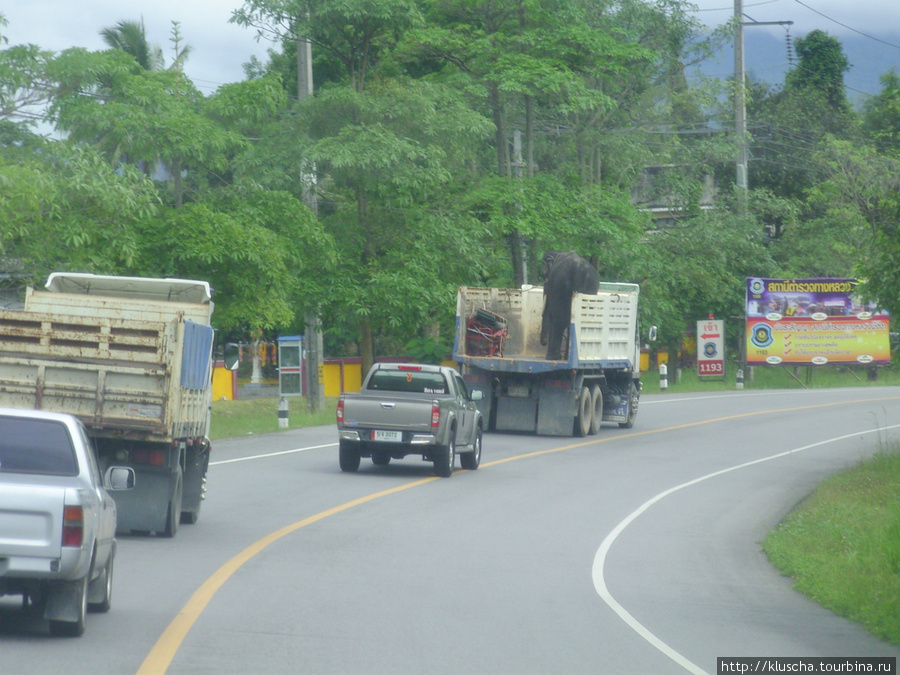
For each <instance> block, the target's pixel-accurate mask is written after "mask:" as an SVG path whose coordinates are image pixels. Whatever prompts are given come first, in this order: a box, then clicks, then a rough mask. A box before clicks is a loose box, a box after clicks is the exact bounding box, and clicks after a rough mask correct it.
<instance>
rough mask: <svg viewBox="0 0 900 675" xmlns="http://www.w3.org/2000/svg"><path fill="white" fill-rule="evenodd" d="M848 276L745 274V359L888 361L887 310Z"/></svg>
mask: <svg viewBox="0 0 900 675" xmlns="http://www.w3.org/2000/svg"><path fill="white" fill-rule="evenodd" d="M856 283H857V282H856V281H855V280H853V279H760V278H752V279H747V336H746V338H747V363H748V364H750V365H765V364H769V365H778V364H793V365H810V364H813V365H824V364H826V363H831V364H853V363H856V364H859V363H862V364H869V363H890V360H891V355H890V331H889V320H888V315H887V312H884V311H881V310H879V309H877V307H875V305H873V304H863V303H861V302H860V301H858V300H857V299H856V298H854V297H853V290H854V288H855V287H856Z"/></svg>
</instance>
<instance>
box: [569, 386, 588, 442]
mask: <svg viewBox="0 0 900 675" xmlns="http://www.w3.org/2000/svg"><path fill="white" fill-rule="evenodd" d="M590 430H591V390H590V389H588V388H587V387H582V388H581V395H580V396H579V397H578V411H577V413H576V415H575V423H574V427H573V429H572V435H573V436H578V437H580V438H584V437H585V436H587V434H588V432H589V431H590Z"/></svg>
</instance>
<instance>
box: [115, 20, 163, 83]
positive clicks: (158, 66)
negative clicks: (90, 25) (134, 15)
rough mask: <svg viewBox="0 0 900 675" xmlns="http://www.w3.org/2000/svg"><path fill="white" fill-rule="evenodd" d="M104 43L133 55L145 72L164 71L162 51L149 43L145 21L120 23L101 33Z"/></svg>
mask: <svg viewBox="0 0 900 675" xmlns="http://www.w3.org/2000/svg"><path fill="white" fill-rule="evenodd" d="M100 35H101V36H102V37H103V41H104V42H105V43H106V44H107V45H109V46H110V47H112V48H113V49H121V50H122V51H123V52H126V53H127V54H131V55H132V56H133V57H134V58H135V60H136V61H137V62H138V63H139V64H140V66H141V68H143V69H144V70H150V71H154V70H162V69H163V55H162V49H160V48H159V47H158V46H157V45H151V44H150V43H149V42H147V35H146V33H145V32H144V19H143V18H141V20H140V22H138V21H120V22H119V23H117V24H116V25H115V27H114V28H104V29H103V30H101V31H100Z"/></svg>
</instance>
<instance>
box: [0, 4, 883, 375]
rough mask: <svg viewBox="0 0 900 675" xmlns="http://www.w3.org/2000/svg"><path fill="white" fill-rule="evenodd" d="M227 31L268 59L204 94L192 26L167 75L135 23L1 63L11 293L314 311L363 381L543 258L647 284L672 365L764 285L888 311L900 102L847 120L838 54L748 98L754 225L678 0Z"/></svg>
mask: <svg viewBox="0 0 900 675" xmlns="http://www.w3.org/2000/svg"><path fill="white" fill-rule="evenodd" d="M233 21H234V22H236V23H238V24H239V25H243V26H245V27H247V28H250V29H254V30H256V31H258V32H259V33H260V34H261V35H264V36H266V37H268V38H270V39H272V40H273V45H274V47H273V49H272V50H271V51H270V59H269V61H268V62H266V63H261V62H258V61H257V62H254V63H251V64H248V67H247V73H248V79H247V80H245V81H243V82H237V83H232V84H228V85H223V86H222V87H220V88H219V89H218V90H217V91H216V92H215V93H214V94H212V95H209V96H204V95H203V94H201V93H200V91H199V90H198V89H197V88H196V87H195V86H194V85H193V83H192V82H191V81H190V80H189V79H188V78H187V77H186V76H185V74H184V72H183V70H182V68H181V67H180V66H181V64H182V63H183V61H184V59H185V58H187V57H188V56H189V55H190V54H191V48H190V47H189V46H188V44H187V42H185V41H184V39H183V38H182V36H181V34H180V30H179V27H178V24H177V23H174V24H173V34H172V37H171V41H172V43H173V49H174V51H173V54H174V56H173V58H172V60H171V63H170V65H169V66H168V67H166V65H165V61H164V58H163V56H162V51H161V50H160V49H159V48H158V47H155V46H154V45H155V43H153V42H151V41H150V39H149V38H150V36H147V35H146V34H145V31H144V27H143V24H142V23H141V22H136V21H133V20H129V19H123V20H122V21H120V22H118V23H117V24H116V25H114V26H110V27H98V32H99V33H101V34H102V35H103V37H104V40H105V41H106V43H107V44H108V46H109V47H110V48H109V49H108V50H104V51H98V52H88V51H86V50H83V49H77V48H72V49H68V50H64V51H63V52H60V53H52V52H48V51H45V50H42V49H41V48H40V47H39V46H36V45H12V46H9V45H6V44H5V43H3V42H0V186H2V188H3V189H2V190H0V222H2V225H3V226H2V227H0V265H3V266H5V267H6V268H8V271H9V272H14V274H10V275H7V276H6V277H5V278H6V279H8V281H7V283H12V284H19V285H21V284H24V283H29V282H30V283H38V282H40V280H41V278H42V277H43V276H45V275H46V274H47V273H48V272H50V271H53V270H61V269H65V270H68V271H92V272H102V273H127V274H141V275H154V276H164V275H177V276H182V277H199V278H203V279H206V280H208V281H210V283H211V284H212V286H213V288H214V289H215V292H216V304H217V308H216V312H215V317H214V321H215V323H216V325H217V327H219V328H221V329H223V330H226V331H229V332H232V333H235V334H239V333H241V332H244V333H249V332H254V333H255V332H258V331H259V330H263V331H268V332H270V333H271V334H276V333H278V332H286V331H290V332H295V331H298V329H301V327H302V326H303V325H304V321H305V317H306V316H308V315H310V314H317V315H319V316H320V317H321V318H322V324H323V328H324V331H325V341H326V352H327V353H329V354H330V355H335V356H340V355H351V354H359V355H362V356H363V359H364V361H371V360H373V359H374V358H375V357H376V356H378V355H386V354H397V353H399V352H400V351H401V350H403V349H404V347H405V346H406V345H407V344H410V343H411V341H415V340H424V341H425V342H427V341H429V340H432V341H435V344H436V345H438V347H436V348H435V349H437V350H439V349H441V348H444V349H447V348H449V346H448V345H449V341H450V339H451V333H452V328H453V314H454V309H455V303H454V294H455V290H456V288H457V287H458V286H459V285H479V286H517V285H519V284H522V283H540V281H541V279H540V277H539V274H538V269H539V260H540V257H541V255H542V253H543V251H544V250H548V249H575V250H577V251H579V253H581V254H582V255H583V256H585V257H586V258H588V259H589V260H591V262H592V263H594V264H595V265H596V267H597V269H598V270H599V271H600V275H601V278H602V279H605V280H610V281H627V282H635V283H639V284H641V286H642V289H643V297H644V318H645V320H646V321H648V322H652V323H656V324H658V325H660V327H661V337H662V341H663V343H664V344H668V345H669V346H672V347H675V346H677V344H678V342H679V341H680V338H681V335H682V333H683V331H684V330H685V329H686V328H687V327H690V326H691V325H692V324H693V322H694V321H695V320H696V319H697V318H698V317H702V316H706V315H707V314H709V313H714V314H716V315H721V316H734V315H737V314H739V313H740V311H741V310H740V306H741V303H742V301H743V293H744V290H743V284H742V280H743V278H745V277H746V276H774V275H785V276H816V275H833V276H851V275H854V274H856V275H858V276H859V277H860V278H861V279H863V280H864V281H866V282H867V283H866V285H865V286H864V288H866V292H868V293H870V294H871V295H872V297H875V298H877V299H878V300H880V301H881V302H882V303H883V304H884V305H885V306H886V307H889V308H890V309H892V310H893V309H894V308H897V309H898V310H900V300H898V299H897V298H896V297H895V296H896V293H897V291H896V288H898V284H897V283H896V282H897V281H900V280H898V279H897V278H896V275H897V269H900V266H898V265H897V264H896V261H897V260H898V259H900V235H898V231H897V219H898V215H900V207H898V204H900V197H898V185H897V182H896V176H898V175H900V173H898V171H897V168H898V167H897V166H896V162H897V161H898V153H900V140H898V139H900V105H898V100H900V94H898V92H900V80H898V76H897V74H896V73H893V72H891V73H887V74H885V76H884V77H883V78H882V91H881V92H880V93H879V94H878V95H876V96H874V97H872V98H871V99H870V100H869V101H868V102H866V103H865V104H864V106H862V108H861V110H859V111H857V110H854V109H853V107H852V106H851V105H850V104H849V102H848V100H847V97H846V95H845V93H844V92H845V89H844V86H843V75H844V73H846V71H847V69H848V67H849V66H850V64H849V62H848V60H847V58H846V56H845V55H844V54H843V51H842V48H841V45H840V43H839V42H838V41H837V40H836V39H835V38H833V37H831V36H829V35H828V34H827V33H824V32H822V31H813V32H812V33H810V34H809V35H807V36H805V37H803V38H801V39H798V40H797V43H796V44H797V53H798V56H799V58H800V62H799V64H798V66H797V67H795V68H794V69H792V70H791V71H790V73H789V74H788V76H787V78H786V79H785V82H784V85H783V86H782V87H776V88H767V87H763V86H760V85H757V84H755V83H751V85H750V96H749V97H748V100H749V105H748V116H749V119H750V130H751V134H752V137H751V157H752V159H751V170H750V190H749V194H748V195H747V200H746V203H747V204H748V208H747V210H746V212H745V211H743V210H738V209H737V208H735V204H736V203H737V202H738V200H737V196H738V195H737V193H736V192H735V190H736V188H735V186H734V182H733V174H734V171H733V162H734V139H733V137H732V136H731V134H730V132H729V130H730V128H731V120H732V119H733V116H732V111H731V109H730V105H729V104H728V102H727V101H728V100H729V99H728V97H727V96H724V95H723V94H724V92H726V91H727V89H726V88H723V87H717V86H716V83H715V82H711V81H702V82H691V81H689V80H688V78H687V77H685V68H686V65H687V64H690V63H692V62H694V61H695V60H696V59H700V58H703V56H704V55H705V54H707V53H709V51H710V50H711V49H713V47H714V41H715V39H717V36H707V35H704V34H703V32H702V29H701V27H700V26H699V25H698V24H697V23H696V21H695V20H694V19H693V18H692V17H691V14H690V13H689V12H688V11H687V10H686V8H685V7H684V5H683V3H678V2H668V1H662V2H649V1H647V0H600V2H590V3H587V2H584V1H583V0H554V1H553V2H549V3H548V2H541V3H536V2H531V1H530V0H501V1H500V2H491V3H485V2H482V1H481V0H475V1H474V2H466V3H462V2H456V1H455V0H450V1H449V2H435V1H433V0H428V1H425V2H409V1H408V0H348V1H346V2H335V1H334V0H327V1H325V2H316V3H308V2H301V1H299V0H246V1H245V2H244V3H243V5H242V6H241V7H240V8H239V9H238V10H236V11H235V12H234V15H233ZM2 26H3V20H2V17H0V29H2ZM189 37H190V36H187V38H188V39H189ZM2 39H3V38H2V32H0V41H2ZM304 40H305V41H308V42H309V43H310V44H311V45H312V52H313V67H314V73H315V78H314V79H315V85H316V86H315V89H314V95H313V96H306V97H303V98H302V99H300V100H297V97H296V94H297V92H298V84H297V72H298V70H297V53H298V52H297V44H298V41H304ZM37 123H41V124H43V125H50V126H52V127H53V129H54V131H55V134H56V137H55V138H43V137H41V136H40V135H39V134H38V133H36V129H37ZM713 177H714V178H713ZM310 188H312V189H314V190H315V194H316V198H317V200H316V201H317V209H316V210H315V211H314V210H312V209H310V208H309V207H308V206H307V205H306V203H305V201H304V197H305V193H306V192H307V191H308V190H309V189H310ZM645 193H646V194H645ZM662 213H665V216H662V215H660V214H662ZM440 345H443V347H440ZM426 351H427V350H426Z"/></svg>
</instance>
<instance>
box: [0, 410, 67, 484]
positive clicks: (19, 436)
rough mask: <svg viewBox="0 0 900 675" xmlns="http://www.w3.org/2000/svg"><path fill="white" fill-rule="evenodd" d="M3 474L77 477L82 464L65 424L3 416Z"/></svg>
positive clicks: (0, 426)
mask: <svg viewBox="0 0 900 675" xmlns="http://www.w3.org/2000/svg"><path fill="white" fill-rule="evenodd" d="M0 473H39V474H44V475H50V476H75V475H77V474H78V463H77V461H76V459H75V448H74V447H72V439H71V438H70V437H69V431H68V429H67V428H66V426H65V425H64V424H62V423H61V422H54V421H52V420H40V419H26V418H21V417H3V416H0Z"/></svg>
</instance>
